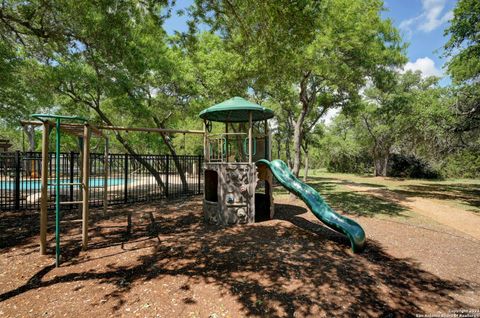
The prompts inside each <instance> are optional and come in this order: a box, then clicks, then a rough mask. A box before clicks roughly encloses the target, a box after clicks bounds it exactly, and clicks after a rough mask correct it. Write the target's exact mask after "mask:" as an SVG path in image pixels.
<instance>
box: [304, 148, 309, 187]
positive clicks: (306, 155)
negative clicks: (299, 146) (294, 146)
mask: <svg viewBox="0 0 480 318" xmlns="http://www.w3.org/2000/svg"><path fill="white" fill-rule="evenodd" d="M304 161H305V163H304V165H305V167H304V169H305V175H304V176H303V181H304V182H307V181H308V151H306V152H305V158H304Z"/></svg>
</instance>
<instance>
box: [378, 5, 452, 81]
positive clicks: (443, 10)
mask: <svg viewBox="0 0 480 318" xmlns="http://www.w3.org/2000/svg"><path fill="white" fill-rule="evenodd" d="M455 4H456V0H385V7H386V9H387V11H386V12H384V13H383V16H384V17H386V18H390V19H391V20H392V21H393V23H394V25H395V26H396V27H397V28H398V29H399V31H400V34H401V35H402V37H403V39H404V41H405V42H407V43H409V46H408V48H407V52H406V53H407V57H408V59H409V62H408V63H407V64H406V65H405V66H404V69H406V70H420V71H422V73H423V74H424V75H425V76H429V75H435V76H440V77H444V78H443V79H442V81H441V84H443V85H447V84H448V83H450V79H449V78H448V77H447V76H445V70H444V69H443V67H444V64H445V58H443V57H442V53H443V50H442V48H443V46H444V44H445V43H446V42H447V40H448V37H444V35H443V33H444V31H445V29H446V28H447V27H448V25H449V20H450V19H451V18H452V17H453V12H452V10H453V8H454V7H455Z"/></svg>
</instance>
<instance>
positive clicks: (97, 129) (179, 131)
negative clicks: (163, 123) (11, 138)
mask: <svg viewBox="0 0 480 318" xmlns="http://www.w3.org/2000/svg"><path fill="white" fill-rule="evenodd" d="M20 123H21V124H22V125H33V126H41V125H42V124H43V123H42V122H41V121H29V120H21V121H20ZM61 126H64V127H79V128H81V127H83V125H82V124H61ZM90 130H91V131H92V132H94V133H96V132H98V133H99V134H101V133H102V132H101V131H102V130H116V131H144V132H158V133H171V134H197V135H203V134H205V132H204V131H203V130H188V129H163V128H145V127H118V126H92V125H90Z"/></svg>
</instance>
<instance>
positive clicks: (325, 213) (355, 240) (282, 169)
mask: <svg viewBox="0 0 480 318" xmlns="http://www.w3.org/2000/svg"><path fill="white" fill-rule="evenodd" d="M256 164H257V166H258V165H266V166H267V167H268V168H269V169H270V171H272V173H273V175H274V176H275V177H276V178H277V180H278V182H280V183H281V184H282V186H283V187H285V189H287V190H288V191H290V192H292V193H294V194H295V195H296V196H298V197H299V198H301V199H302V200H303V202H305V203H306V204H307V206H308V207H309V208H310V210H311V211H312V213H313V214H314V215H315V216H316V217H317V218H318V219H319V220H320V221H322V222H323V223H324V224H325V225H327V226H328V227H330V228H332V229H334V230H335V231H337V232H340V233H342V234H344V235H345V236H347V237H348V239H349V240H350V243H351V245H352V250H353V252H354V253H358V252H361V251H362V250H363V248H364V246H365V232H364V231H363V228H362V227H361V226H360V225H359V224H358V223H357V222H355V221H353V220H351V219H349V218H347V217H345V216H342V215H340V214H338V213H336V212H335V211H333V210H332V208H331V207H330V206H329V205H328V204H327V203H326V202H325V200H324V199H323V198H322V196H321V195H320V194H319V193H318V192H317V191H315V189H313V188H312V187H311V186H309V185H308V184H305V183H303V182H302V181H300V180H298V179H297V178H296V177H295V176H294V175H293V173H292V171H290V169H289V168H288V166H287V165H286V164H285V162H283V161H282V160H278V159H277V160H273V161H268V160H265V159H262V160H259V161H257V163H256Z"/></svg>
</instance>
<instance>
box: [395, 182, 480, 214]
mask: <svg viewBox="0 0 480 318" xmlns="http://www.w3.org/2000/svg"><path fill="white" fill-rule="evenodd" d="M392 191H393V192H396V193H398V194H401V195H404V196H405V197H421V198H427V199H436V200H448V201H460V202H462V203H464V204H466V205H467V206H470V207H472V208H474V209H472V211H473V212H477V213H479V212H480V185H478V184H460V183H451V184H449V183H447V184H446V183H438V184H433V183H423V184H420V185H407V186H404V187H403V189H401V190H392Z"/></svg>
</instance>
